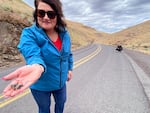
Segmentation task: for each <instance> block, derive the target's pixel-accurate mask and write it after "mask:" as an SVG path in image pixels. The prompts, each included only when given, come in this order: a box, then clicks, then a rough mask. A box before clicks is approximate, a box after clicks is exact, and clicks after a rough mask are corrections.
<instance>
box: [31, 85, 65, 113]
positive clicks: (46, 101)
mask: <svg viewBox="0 0 150 113" xmlns="http://www.w3.org/2000/svg"><path fill="white" fill-rule="evenodd" d="M31 92H32V95H33V97H34V99H35V101H36V103H37V105H38V108H39V113H50V105H51V94H52V95H53V96H54V100H55V113H63V110H64V105H65V102H66V85H64V86H63V87H62V88H61V89H59V90H56V91H38V90H34V89H31Z"/></svg>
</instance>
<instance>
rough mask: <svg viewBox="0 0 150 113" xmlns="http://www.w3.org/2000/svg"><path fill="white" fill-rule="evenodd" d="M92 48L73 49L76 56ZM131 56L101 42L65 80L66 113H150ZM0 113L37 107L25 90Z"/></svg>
mask: <svg viewBox="0 0 150 113" xmlns="http://www.w3.org/2000/svg"><path fill="white" fill-rule="evenodd" d="M95 49H96V46H91V47H89V48H88V49H87V48H86V51H84V49H81V50H80V51H78V52H77V51H76V52H75V60H76V61H77V60H79V59H81V58H82V57H83V56H87V55H89V54H90V53H91V52H92V51H93V50H95ZM130 60H131V61H132V59H130ZM130 60H129V58H128V57H127V56H126V54H125V53H124V52H121V53H119V52H116V51H115V49H114V48H113V47H111V46H102V50H101V52H100V53H99V54H97V55H96V56H95V57H94V58H92V59H91V60H89V61H87V62H86V63H84V64H80V66H78V67H76V68H75V69H74V71H73V74H74V77H73V79H72V81H71V82H69V83H67V87H68V91H67V94H68V100H67V103H66V107H65V113H150V104H149V100H148V97H147V95H146V93H145V90H144V88H143V85H142V83H141V81H140V80H139V77H138V75H137V73H136V70H135V69H137V68H134V67H133V65H132V63H133V64H134V63H135V62H131V61H130ZM136 66H137V65H136ZM137 67H138V66H137ZM138 69H139V68H138ZM140 73H141V72H140ZM53 106H54V105H53V103H52V108H53ZM0 113H37V108H36V104H35V103H34V100H33V99H32V96H31V94H28V95H26V96H24V97H23V98H21V99H19V100H16V101H14V102H13V103H11V104H9V105H7V106H5V107H2V108H0ZM52 113H53V112H52Z"/></svg>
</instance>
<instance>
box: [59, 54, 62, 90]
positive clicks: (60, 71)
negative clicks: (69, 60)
mask: <svg viewBox="0 0 150 113" xmlns="http://www.w3.org/2000/svg"><path fill="white" fill-rule="evenodd" d="M61 64H62V56H60V84H59V87H60V88H61V84H62V83H61V76H62V75H61V71H62V66H61Z"/></svg>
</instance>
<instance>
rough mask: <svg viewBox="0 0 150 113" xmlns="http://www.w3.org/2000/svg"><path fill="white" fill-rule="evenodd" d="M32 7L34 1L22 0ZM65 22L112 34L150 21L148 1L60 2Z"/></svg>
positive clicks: (68, 0) (101, 0) (86, 0)
mask: <svg viewBox="0 0 150 113" xmlns="http://www.w3.org/2000/svg"><path fill="white" fill-rule="evenodd" d="M23 1H24V2H26V3H27V4H29V5H30V6H32V7H34V6H33V2H34V0H23ZM61 2H62V4H63V12H64V16H65V18H66V19H67V20H71V21H75V22H79V23H82V24H84V25H86V26H90V27H92V28H95V29H96V30H97V31H101V32H105V33H114V32H118V31H121V30H123V29H126V28H128V27H131V26H134V25H137V24H140V23H143V22H145V21H147V20H150V0H61Z"/></svg>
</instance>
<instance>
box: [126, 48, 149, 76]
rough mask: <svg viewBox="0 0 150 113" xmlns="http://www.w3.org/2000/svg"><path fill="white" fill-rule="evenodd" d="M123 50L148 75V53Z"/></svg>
mask: <svg viewBox="0 0 150 113" xmlns="http://www.w3.org/2000/svg"><path fill="white" fill-rule="evenodd" d="M124 52H125V53H126V54H127V55H129V56H130V57H131V58H132V59H133V60H134V61H135V62H136V63H137V65H138V66H140V67H141V68H142V69H143V71H144V72H145V73H146V74H147V75H148V76H149V77H150V55H147V54H144V53H141V52H137V51H131V50H128V49H124Z"/></svg>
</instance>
